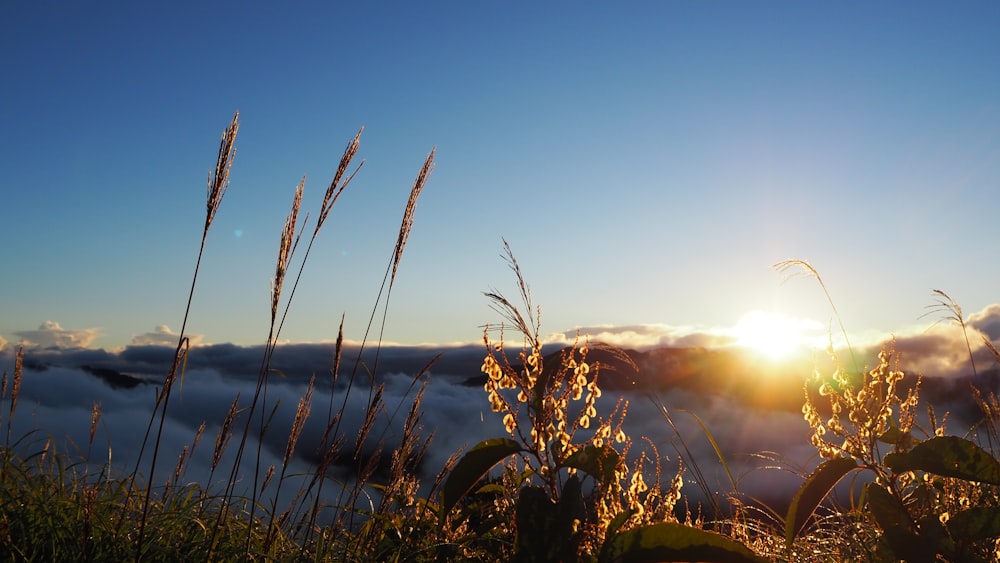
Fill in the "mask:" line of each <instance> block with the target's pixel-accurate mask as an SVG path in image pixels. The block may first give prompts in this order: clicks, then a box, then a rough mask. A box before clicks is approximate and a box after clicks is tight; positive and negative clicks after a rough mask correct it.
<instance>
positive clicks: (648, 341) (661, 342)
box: [546, 324, 734, 350]
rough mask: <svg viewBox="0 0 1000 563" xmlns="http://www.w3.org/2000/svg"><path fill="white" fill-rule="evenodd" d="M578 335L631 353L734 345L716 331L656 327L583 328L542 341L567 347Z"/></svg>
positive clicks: (731, 340)
mask: <svg viewBox="0 0 1000 563" xmlns="http://www.w3.org/2000/svg"><path fill="white" fill-rule="evenodd" d="M578 334H579V335H580V336H581V337H584V336H585V337H588V338H589V339H590V341H591V342H603V343H605V344H609V345H612V346H617V347H619V348H623V349H635V350H645V349H650V348H660V347H663V346H678V347H681V346H683V347H705V348H712V347H717V346H726V345H728V344H732V343H733V341H734V338H733V337H732V336H729V335H726V334H721V333H719V332H717V331H715V332H713V331H709V330H698V329H694V328H692V327H674V326H669V325H660V324H646V325H618V326H611V325H594V326H583V327H577V328H576V329H575V330H572V331H565V332H557V333H553V334H551V335H549V337H548V338H547V339H546V341H547V342H552V343H561V344H571V343H572V342H573V341H574V340H575V339H576V337H577V335H578Z"/></svg>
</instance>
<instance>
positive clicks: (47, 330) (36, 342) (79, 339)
mask: <svg viewBox="0 0 1000 563" xmlns="http://www.w3.org/2000/svg"><path fill="white" fill-rule="evenodd" d="M14 335H15V336H17V337H18V339H19V340H20V342H21V344H23V345H24V347H25V348H50V347H56V348H87V347H88V346H90V345H91V344H92V343H93V342H94V340H96V339H97V338H98V337H99V336H101V331H100V329H97V328H83V329H78V330H68V329H65V328H63V327H61V326H60V325H59V323H57V322H55V321H45V322H43V323H42V324H41V326H39V327H38V328H37V329H36V330H22V331H18V332H15V333H14Z"/></svg>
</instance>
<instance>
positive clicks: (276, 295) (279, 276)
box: [271, 176, 306, 331]
mask: <svg viewBox="0 0 1000 563" xmlns="http://www.w3.org/2000/svg"><path fill="white" fill-rule="evenodd" d="M305 186H306V178H305V176H303V177H302V181H301V182H299V185H298V186H297V187H296V188H295V197H294V198H293V199H292V210H291V212H289V214H288V216H287V217H286V218H285V227H284V229H282V230H281V240H280V243H279V246H278V260H277V262H276V263H275V266H274V279H273V280H272V281H271V330H272V331H273V330H274V322H275V321H276V320H277V317H278V303H279V302H280V300H281V287H282V285H284V283H285V272H287V271H288V263H289V261H290V260H291V258H292V253H293V252H294V251H295V247H296V246H298V237H296V236H295V223H296V221H298V218H299V206H300V205H302V192H303V190H304V189H305Z"/></svg>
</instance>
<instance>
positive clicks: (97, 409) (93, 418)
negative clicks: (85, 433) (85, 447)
mask: <svg viewBox="0 0 1000 563" xmlns="http://www.w3.org/2000/svg"><path fill="white" fill-rule="evenodd" d="M100 420H101V403H99V402H97V401H94V407H93V409H91V411H90V445H91V446H93V445H94V435H96V434H97V423H98V421H100Z"/></svg>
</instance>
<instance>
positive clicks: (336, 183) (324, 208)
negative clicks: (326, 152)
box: [313, 127, 365, 238]
mask: <svg viewBox="0 0 1000 563" xmlns="http://www.w3.org/2000/svg"><path fill="white" fill-rule="evenodd" d="M364 130H365V128H364V127H362V128H361V129H358V134H357V135H355V136H354V139H353V140H352V141H351V143H350V144H349V145H347V148H346V149H344V155H343V156H341V157H340V165H339V166H337V172H336V173H335V174H334V175H333V180H332V181H331V182H330V186H329V187H328V188H326V194H325V195H324V196H323V204H322V205H320V208H319V217H318V218H317V219H316V229H315V230H314V231H313V238H315V237H316V235H317V234H319V230H320V229H321V228H322V227H323V223H325V222H326V216H327V215H329V214H330V210H331V209H333V204H334V203H337V199H338V198H340V194H341V193H343V191H344V188H346V187H347V184H350V183H351V180H353V179H354V176H356V175H357V174H358V171H359V170H361V167H362V166H364V164H365V161H363V160H362V161H361V163H360V164H358V167H357V168H355V169H354V172H352V173H351V175H350V176H348V177H347V178H346V179H345V180H344V181H343V182H341V181H340V180H341V178H343V176H344V174H345V173H346V172H347V169H348V167H350V165H351V160H352V159H353V158H354V155H355V154H357V152H358V147H359V146H360V144H361V133H362V132H363V131H364Z"/></svg>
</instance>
